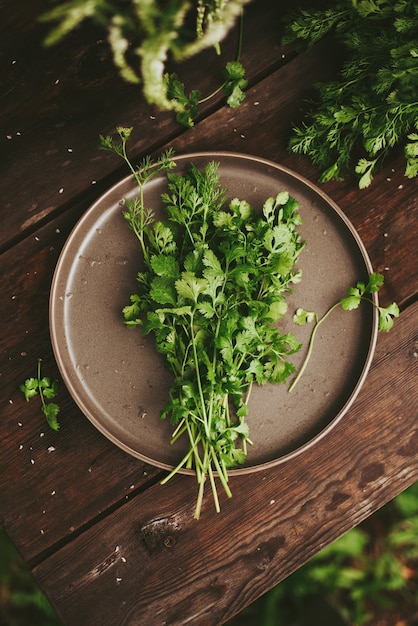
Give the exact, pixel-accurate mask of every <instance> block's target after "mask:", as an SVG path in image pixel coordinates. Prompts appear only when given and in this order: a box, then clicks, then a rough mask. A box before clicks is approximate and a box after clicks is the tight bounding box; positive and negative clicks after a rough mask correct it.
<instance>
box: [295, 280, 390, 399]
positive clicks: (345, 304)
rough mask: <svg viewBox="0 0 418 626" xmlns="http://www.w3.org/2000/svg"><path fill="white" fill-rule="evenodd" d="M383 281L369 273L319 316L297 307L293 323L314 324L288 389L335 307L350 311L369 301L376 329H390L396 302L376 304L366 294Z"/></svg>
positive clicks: (370, 292)
mask: <svg viewBox="0 0 418 626" xmlns="http://www.w3.org/2000/svg"><path fill="white" fill-rule="evenodd" d="M383 282H384V278H383V276H382V274H377V273H373V274H370V276H369V280H368V282H367V284H366V283H363V282H358V283H357V285H356V286H355V287H350V288H349V289H348V292H347V294H348V295H347V296H345V297H344V298H341V300H339V301H338V302H336V303H335V304H333V305H332V306H331V307H330V308H329V309H328V310H327V311H326V313H324V315H323V316H322V317H321V318H319V317H318V315H317V314H316V313H315V312H314V311H306V310H305V309H302V308H299V309H297V311H296V313H295V315H294V316H293V321H294V322H295V324H298V325H299V326H303V325H305V324H309V323H312V322H314V324H315V325H314V328H313V331H312V333H311V337H310V340H309V344H308V350H307V353H306V356H305V359H304V361H303V364H302V366H301V368H300V370H299V372H298V375H297V376H296V378H295V379H294V381H293V382H292V384H291V385H290V387H289V391H292V390H293V389H294V388H295V387H296V385H297V384H298V382H299V380H300V379H301V377H302V376H303V374H304V372H305V369H306V367H307V365H308V363H309V360H310V357H311V355H312V351H313V345H314V340H315V335H316V333H317V331H318V328H319V326H320V325H321V324H323V322H325V320H326V319H327V318H328V317H329V316H330V315H331V313H332V312H333V311H335V309H337V308H338V307H341V308H342V309H343V310H344V311H352V310H354V309H357V308H358V307H359V306H360V303H361V302H362V301H367V302H370V303H371V304H372V305H373V306H374V307H376V308H377V310H378V312H379V322H378V330H379V331H386V332H388V331H389V330H391V328H392V326H393V320H394V318H395V317H398V316H399V307H398V305H397V304H396V302H392V304H390V305H389V306H387V307H382V306H380V305H379V304H376V302H375V301H374V300H373V299H372V298H370V297H369V296H368V295H367V294H372V293H376V292H377V291H379V288H380V287H381V286H382V285H383Z"/></svg>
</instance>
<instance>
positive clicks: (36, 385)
mask: <svg viewBox="0 0 418 626" xmlns="http://www.w3.org/2000/svg"><path fill="white" fill-rule="evenodd" d="M19 389H20V391H22V392H23V393H24V395H25V398H26V402H29V400H30V399H31V398H34V397H35V396H37V395H39V397H40V399H41V411H42V412H43V414H44V415H45V417H46V421H47V422H48V425H49V426H50V427H51V428H52V429H53V430H59V423H58V420H57V416H58V413H59V406H58V404H56V403H55V402H47V400H52V399H53V398H55V396H56V395H57V393H58V381H56V380H52V379H51V378H49V377H48V376H41V359H39V360H38V371H37V378H27V379H26V380H25V382H24V383H23V384H22V385H19Z"/></svg>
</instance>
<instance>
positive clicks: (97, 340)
mask: <svg viewBox="0 0 418 626" xmlns="http://www.w3.org/2000/svg"><path fill="white" fill-rule="evenodd" d="M210 160H215V161H217V162H218V163H219V164H220V166H219V174H220V179H221V184H222V186H224V187H226V188H227V189H228V191H229V195H230V196H231V197H235V196H238V197H240V198H241V199H246V200H248V201H249V202H250V203H251V204H252V206H253V207H254V208H255V209H257V210H261V207H262V205H263V202H264V201H265V200H266V199H267V198H268V197H270V196H275V195H276V194H277V193H278V192H279V191H281V190H287V191H288V192H289V193H290V194H291V195H292V196H293V197H295V198H296V199H297V200H298V201H299V202H300V214H301V217H302V220H303V226H301V228H300V232H301V235H302V237H303V239H304V240H305V241H306V242H307V246H306V248H305V249H304V250H303V251H302V253H301V256H300V261H299V267H300V268H301V269H302V273H303V279H302V282H301V283H299V284H298V285H296V286H295V290H294V293H293V294H291V295H290V296H289V297H288V303H289V314H288V315H287V316H286V318H285V319H284V320H283V322H282V324H281V325H282V328H283V330H284V331H290V332H293V334H294V335H295V336H296V338H297V339H298V340H299V341H301V342H302V343H303V345H304V348H303V349H302V350H301V351H300V352H299V353H298V354H297V355H295V356H294V357H293V362H294V364H295V366H296V367H297V368H298V367H299V366H300V364H301V362H302V359H303V356H304V354H305V350H306V345H307V341H308V339H309V335H310V332H311V327H305V326H304V327H298V326H295V325H294V323H293V322H292V315H293V312H294V311H295V310H296V309H297V308H298V307H303V308H305V309H308V310H313V311H316V312H317V313H318V314H319V315H321V314H323V313H324V312H325V311H326V310H327V309H328V307H329V306H330V305H332V304H333V303H334V302H336V301H337V300H339V299H340V298H341V297H343V296H345V295H346V290H347V289H348V288H349V287H350V286H352V285H355V283H356V282H357V281H358V280H367V277H368V274H369V273H370V272H371V271H372V268H371V264H370V261H369V259H368V256H367V253H366V251H365V249H364V246H363V244H362V242H361V241H360V238H359V236H358V234H357V233H356V231H355V229H354V228H353V226H352V225H351V224H350V222H349V221H348V219H347V218H346V217H345V215H344V214H343V213H342V212H341V210H340V209H339V208H338V207H337V206H336V205H335V204H334V202H333V201H332V200H331V199H330V198H329V197H327V196H326V195H325V194H324V193H322V191H321V190H319V189H318V188H317V187H315V186H314V185H312V184H311V183H310V182H309V181H307V180H305V179H304V178H302V177H301V176H299V175H297V174H295V173H294V172H291V171H289V170H287V169H286V168H284V167H281V166H279V165H277V164H275V163H273V162H270V161H267V160H264V159H260V158H255V157H250V156H246V155H242V154H235V153H228V152H215V153H196V154H189V155H185V156H180V157H176V162H177V168H176V170H175V171H176V172H178V173H182V172H184V171H185V168H186V167H187V165H188V164H189V163H191V162H192V163H194V164H195V165H196V166H197V167H203V166H205V165H206V164H207V163H208V162H209V161H210ZM165 189H166V177H165V175H162V176H159V177H156V178H155V179H153V180H152V181H151V182H150V183H148V184H147V186H146V190H145V199H146V204H147V206H151V207H153V208H154V209H155V211H156V214H157V215H159V216H162V213H161V210H162V203H161V199H160V196H161V193H162V192H163V191H165ZM136 192H137V188H136V184H135V182H134V181H133V179H132V178H131V177H128V178H125V179H124V180H122V181H121V182H120V183H118V184H117V185H115V186H114V187H112V188H111V189H110V190H109V191H108V192H107V193H106V194H104V195H103V196H102V197H100V198H99V199H98V200H97V202H96V203H95V204H93V206H91V207H90V209H89V210H88V211H87V212H86V213H85V215H84V216H83V217H82V218H81V220H80V221H79V222H78V223H77V225H76V226H75V228H74V230H73V232H72V233H71V235H70V236H69V238H68V240H67V242H66V244H65V246H64V248H63V251H62V253H61V256H60V258H59V261H58V264H57V267H56V271H55V275H54V279H53V283H52V289H51V298H50V328H51V337H52V344H53V349H54V353H55V357H56V360H57V363H58V366H59V369H60V372H61V375H62V378H63V381H64V383H65V384H66V386H67V388H68V390H69V392H70V393H71V395H72V396H73V398H74V400H75V402H76V403H77V404H78V406H79V407H80V409H81V410H82V411H83V413H84V414H85V415H86V416H87V418H88V419H89V420H90V421H91V422H92V423H93V424H94V425H95V426H96V428H97V429H98V430H99V431H100V432H101V433H103V434H104V435H105V436H106V437H108V438H109V439H110V440H111V441H112V442H114V443H115V444H116V445H118V446H120V447H121V448H122V449H123V450H125V451H126V452H128V453H129V454H131V455H133V456H135V457H138V458H140V459H142V460H143V461H145V462H147V463H151V464H153V465H156V466H157V467H160V468H164V469H170V468H172V467H173V466H174V465H176V463H177V462H178V461H179V459H180V458H181V457H182V455H183V453H184V448H183V444H181V443H180V442H179V443H177V444H175V445H173V446H171V445H170V443H169V442H170V434H171V426H170V424H169V422H167V421H163V420H161V419H160V418H159V412H160V410H161V408H162V407H163V405H164V404H165V402H166V399H167V394H168V389H169V386H170V374H169V373H168V372H167V370H166V369H165V366H164V363H163V361H162V357H161V356H160V355H159V354H158V353H157V352H156V350H155V348H154V344H153V339H152V337H144V336H143V335H142V333H141V330H140V329H139V328H134V329H129V328H127V327H126V326H125V325H124V322H123V318H122V313H121V311H122V308H123V307H124V306H125V305H126V304H128V303H129V296H130V295H131V294H132V293H134V292H135V291H136V274H137V272H138V269H139V267H140V263H141V257H140V252H139V245H138V242H137V240H136V237H135V235H134V234H133V233H132V231H131V230H130V229H129V227H128V224H127V222H126V220H125V219H124V218H123V215H122V211H123V203H124V199H125V198H130V197H133V196H134V195H135V193H136ZM376 335H377V315H376V312H375V311H374V307H372V306H371V305H370V306H368V305H367V304H365V305H362V306H361V307H360V308H359V309H358V310H356V311H350V312H346V311H342V310H341V309H340V308H339V309H337V310H336V311H335V312H334V313H333V314H332V315H331V316H330V317H329V318H328V320H327V322H326V323H324V324H323V326H322V327H321V330H320V332H319V333H318V336H317V339H316V343H315V349H314V353H313V356H312V358H311V360H310V363H309V366H308V368H307V370H306V371H305V373H304V376H303V377H302V379H301V381H300V382H299V384H298V385H297V386H296V388H295V389H294V391H292V393H289V392H288V385H286V386H285V385H266V386H263V387H257V388H256V389H255V390H253V393H252V395H251V402H250V412H249V416H248V418H247V419H248V424H249V426H250V433H251V439H252V441H253V442H254V445H253V446H250V447H249V453H248V458H247V461H246V464H245V466H243V467H239V468H237V469H233V470H231V473H246V472H252V471H255V470H259V469H264V468H266V467H268V466H270V465H275V464H278V463H281V462H283V461H285V460H288V459H289V458H292V457H293V456H295V455H296V454H300V453H302V452H303V451H304V450H306V449H307V448H308V447H309V446H311V445H313V444H315V442H316V441H318V439H319V438H321V437H323V436H324V435H325V434H326V433H327V432H328V431H329V430H330V429H331V428H332V427H333V426H335V424H336V423H337V422H338V421H339V420H341V418H342V417H343V416H344V415H345V414H346V412H347V410H348V408H349V407H350V405H351V404H352V402H353V400H354V398H355V397H356V395H357V393H358V391H359V389H360V387H361V385H362V383H363V381H364V378H365V376H366V373H367V371H368V368H369V366H370V362H371V359H372V354H373V351H374V347H375V343H376ZM183 472H184V473H190V471H187V470H183Z"/></svg>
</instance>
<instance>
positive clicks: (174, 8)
mask: <svg viewBox="0 0 418 626" xmlns="http://www.w3.org/2000/svg"><path fill="white" fill-rule="evenodd" d="M249 2H250V0H196V1H195V2H189V1H188V0H166V1H165V2H163V3H160V2H158V1H157V0H152V1H150V2H144V1H141V2H125V3H114V2H109V1H108V0H67V1H66V2H61V3H59V4H58V5H57V6H54V7H53V8H51V9H50V10H48V11H46V12H45V13H43V14H42V16H41V18H40V19H41V21H43V22H48V23H52V24H53V27H52V28H51V31H50V32H49V33H48V35H47V37H46V39H45V44H46V45H47V46H51V45H54V44H56V43H57V42H58V41H61V40H62V39H63V38H64V37H66V36H67V35H68V34H69V33H70V32H72V31H74V30H75V29H76V28H77V27H78V26H79V25H80V24H81V23H82V22H84V21H87V20H91V21H94V22H95V23H96V24H98V25H99V27H100V28H102V29H104V31H105V32H106V33H107V41H108V43H109V46H110V49H111V52H112V55H113V61H114V64H115V66H116V67H117V69H118V71H119V73H120V75H121V77H122V78H123V79H124V80H125V81H127V82H130V83H134V84H141V86H142V92H143V94H144V96H145V99H146V100H147V102H148V103H149V104H155V105H156V106H158V107H159V108H160V109H162V110H170V111H174V112H175V113H176V115H177V119H178V121H179V122H181V123H182V124H184V125H186V126H192V125H193V120H194V119H195V118H196V116H197V111H198V104H199V103H200V102H203V101H204V100H206V99H208V98H209V97H210V96H208V97H207V98H204V99H203V100H201V99H200V93H199V92H198V91H197V90H192V91H191V92H190V95H189V96H187V95H186V94H185V87H184V85H183V83H182V82H181V81H180V80H179V79H178V77H177V75H176V74H175V73H172V74H170V73H168V72H167V71H166V65H167V62H168V60H170V61H174V62H175V63H177V64H179V63H180V62H181V61H183V60H185V59H188V58H190V57H192V56H195V55H197V54H198V53H199V52H201V51H202V50H204V49H206V48H209V47H214V48H215V50H216V51H217V53H219V52H220V43H221V41H222V40H223V39H224V38H225V37H226V35H227V34H228V32H229V31H230V30H231V28H232V27H233V26H234V24H235V23H236V21H237V20H239V19H240V20H241V26H240V34H239V45H238V56H237V58H236V60H235V62H232V63H233V64H234V63H235V64H239V50H240V49H241V42H242V12H243V8H244V6H245V5H246V4H248V3H249ZM239 65H240V64H239ZM243 71H244V70H243V68H242V66H241V65H240V69H239V72H238V73H239V74H240V75H239V76H238V75H237V65H233V66H230V65H229V64H227V66H226V69H225V72H226V76H225V79H224V82H223V84H222V85H221V87H220V88H219V90H216V91H215V92H214V93H218V91H220V90H222V89H225V93H226V96H227V99H228V103H229V104H230V106H237V104H236V103H237V102H238V101H239V99H240V98H242V97H243V92H242V89H243V88H244V86H246V81H245V79H244V77H243V75H242V73H243ZM212 95H213V94H212Z"/></svg>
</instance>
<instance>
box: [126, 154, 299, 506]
mask: <svg viewBox="0 0 418 626" xmlns="http://www.w3.org/2000/svg"><path fill="white" fill-rule="evenodd" d="M217 169H218V165H217V164H216V163H214V162H210V163H208V165H207V166H206V167H205V168H204V169H203V170H202V171H200V170H198V169H197V168H195V167H194V166H193V165H191V166H190V168H189V170H188V172H187V173H186V174H185V175H177V174H175V173H168V174H167V177H168V192H167V193H165V194H163V195H162V200H163V203H164V205H165V209H166V214H167V219H166V220H165V221H153V222H151V221H150V220H149V219H148V217H147V219H146V220H144V219H143V218H142V216H141V213H140V212H139V213H138V205H137V204H136V203H135V202H133V203H132V204H131V203H130V202H128V203H127V210H126V213H125V216H126V218H127V219H128V221H129V223H130V224H131V226H133V229H134V231H135V232H136V233H137V236H138V237H139V240H140V242H141V248H142V247H143V246H144V248H145V253H144V269H143V271H141V272H140V273H139V274H138V292H137V293H135V294H133V295H132V297H131V304H130V305H128V306H126V307H125V309H124V316H125V321H126V323H127V324H128V325H129V326H135V325H140V326H141V327H142V330H143V332H144V333H153V334H154V337H155V342H156V347H157V350H158V351H159V352H160V353H162V354H163V355H164V356H165V358H166V361H167V364H168V366H169V368H170V370H171V372H172V374H173V382H172V385H171V389H170V393H169V399H168V402H167V404H166V406H165V408H164V409H163V410H162V413H161V416H162V417H163V418H168V419H170V421H171V423H172V424H173V426H174V432H173V436H172V443H174V442H175V441H176V440H177V439H179V438H180V437H186V438H187V440H188V444H189V446H188V452H187V453H186V455H185V456H184V458H183V459H181V461H180V462H179V464H178V466H177V467H176V468H175V469H174V470H173V472H172V473H171V474H170V475H169V476H168V477H167V479H166V480H168V479H169V478H170V477H171V476H172V475H173V474H175V473H176V472H177V471H178V470H179V469H180V468H182V467H187V468H192V469H194V470H195V471H196V476H197V481H198V484H199V490H198V498H197V504H196V511H195V516H196V517H197V518H198V517H199V514H200V508H201V503H202V499H203V493H204V485H205V481H206V479H207V478H209V480H210V483H211V486H212V492H213V496H214V499H215V506H216V509H217V510H219V502H218V496H217V490H216V485H215V472H216V473H217V475H218V476H219V478H220V480H221V482H222V484H223V487H224V489H225V491H226V493H227V494H228V496H230V495H231V492H230V490H229V487H228V468H230V467H233V466H235V465H237V464H240V463H243V462H244V461H245V458H246V453H247V443H251V439H250V433H249V428H248V424H247V422H246V416H247V414H248V401H249V398H250V395H251V389H252V386H253V384H254V383H257V384H265V383H267V382H272V383H279V382H285V381H286V380H287V378H288V376H289V375H290V374H292V373H293V372H294V371H295V368H294V366H293V364H292V363H291V362H290V361H289V356H290V355H292V354H293V353H294V352H296V351H297V350H298V349H299V348H300V345H299V343H298V342H297V341H296V339H295V338H294V336H293V335H291V334H289V333H286V334H283V333H282V332H281V331H280V329H279V328H278V326H277V325H276V324H275V322H277V320H278V319H280V318H281V317H283V315H284V314H285V312H286V310H287V306H286V301H285V294H286V293H287V292H288V291H289V290H290V289H291V285H292V284H293V283H295V282H298V281H299V279H300V273H299V271H297V270H296V269H295V267H294V266H295V263H296V261H297V258H298V256H299V253H300V251H301V250H302V248H303V242H302V241H301V239H300V235H299V234H298V232H297V226H298V225H299V224H300V217H299V214H298V213H297V206H298V205H297V202H296V201H295V200H294V199H293V198H291V197H289V194H288V193H287V192H281V193H279V194H278V195H277V196H276V197H275V198H269V199H268V200H266V202H265V204H264V206H263V211H262V214H261V215H260V214H258V213H256V212H255V211H254V210H253V209H252V207H251V206H250V205H249V204H248V203H247V202H246V201H245V200H239V199H237V198H234V199H232V200H231V201H230V202H229V203H227V206H225V200H226V192H225V191H224V190H223V189H222V188H221V187H220V186H219V177H218V175H217ZM147 215H148V214H147Z"/></svg>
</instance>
